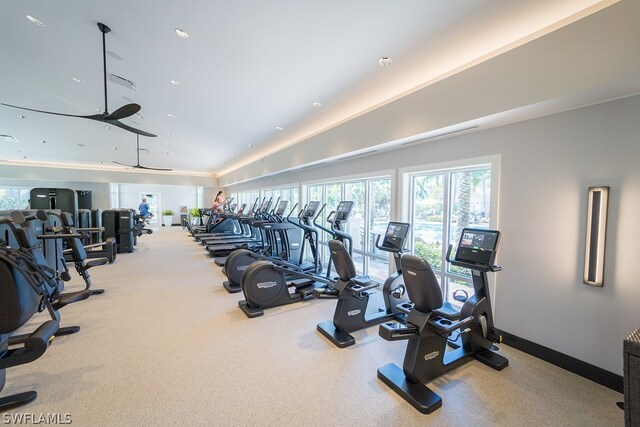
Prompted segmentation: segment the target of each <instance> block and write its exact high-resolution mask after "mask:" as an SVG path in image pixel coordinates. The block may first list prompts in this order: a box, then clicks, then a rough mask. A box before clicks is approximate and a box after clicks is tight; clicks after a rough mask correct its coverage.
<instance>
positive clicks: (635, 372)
mask: <svg viewBox="0 0 640 427" xmlns="http://www.w3.org/2000/svg"><path fill="white" fill-rule="evenodd" d="M624 425H625V426H627V427H638V426H640V328H638V329H636V330H635V331H633V332H632V333H631V335H629V336H628V337H627V338H626V339H625V340H624Z"/></svg>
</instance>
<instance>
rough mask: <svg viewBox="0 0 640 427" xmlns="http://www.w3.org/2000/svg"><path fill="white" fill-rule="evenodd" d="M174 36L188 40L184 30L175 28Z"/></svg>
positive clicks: (187, 34)
mask: <svg viewBox="0 0 640 427" xmlns="http://www.w3.org/2000/svg"><path fill="white" fill-rule="evenodd" d="M176 34H177V35H178V36H180V37H182V38H183V39H188V38H189V33H187V32H186V31H185V30H182V29H180V28H176Z"/></svg>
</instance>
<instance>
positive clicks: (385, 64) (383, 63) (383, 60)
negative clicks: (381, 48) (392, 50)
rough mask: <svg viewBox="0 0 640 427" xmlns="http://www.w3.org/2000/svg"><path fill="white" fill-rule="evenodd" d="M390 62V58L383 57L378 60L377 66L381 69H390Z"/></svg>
mask: <svg viewBox="0 0 640 427" xmlns="http://www.w3.org/2000/svg"><path fill="white" fill-rule="evenodd" d="M392 62H393V61H391V58H389V57H387V56H383V57H382V58H380V59H378V64H380V66H381V67H390V66H391V63H392Z"/></svg>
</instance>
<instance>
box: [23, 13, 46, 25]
mask: <svg viewBox="0 0 640 427" xmlns="http://www.w3.org/2000/svg"><path fill="white" fill-rule="evenodd" d="M26 16H27V19H28V20H29V21H31V22H33V23H34V24H36V25H37V26H38V27H44V22H42V21H41V20H39V19H38V18H34V17H33V16H31V15H26Z"/></svg>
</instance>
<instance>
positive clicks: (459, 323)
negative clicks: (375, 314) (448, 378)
mask: <svg viewBox="0 0 640 427" xmlns="http://www.w3.org/2000/svg"><path fill="white" fill-rule="evenodd" d="M499 237H500V233H499V232H498V231H492V230H480V229H471V228H465V229H463V230H462V234H461V237H460V241H459V243H458V249H457V251H456V255H455V258H453V259H451V258H450V256H451V249H452V246H451V245H449V249H448V251H447V255H446V259H447V261H448V262H450V263H451V264H452V265H455V266H458V267H464V268H469V269H470V270H471V273H472V278H473V287H474V290H475V294H474V295H473V296H471V297H469V298H468V299H467V300H466V301H465V303H464V305H463V306H462V309H461V310H460V312H459V313H455V314H454V315H451V313H450V310H446V311H441V310H440V308H441V307H442V305H443V301H442V291H441V289H440V286H439V285H438V281H437V279H436V277H435V275H434V273H433V271H432V270H431V267H430V266H429V263H427V262H426V261H425V260H424V259H422V258H419V257H417V256H413V255H405V256H403V257H402V260H401V263H402V274H403V276H404V280H405V286H406V288H407V293H408V295H409V299H410V300H411V301H412V302H413V307H412V308H411V309H409V310H408V311H407V319H406V321H405V322H404V323H385V324H382V325H380V329H379V334H380V336H381V337H382V338H384V339H385V340H387V341H396V340H409V342H408V344H407V350H406V353H405V357H404V363H403V367H402V369H401V368H400V367H398V366H397V365H395V364H393V363H389V364H387V365H385V366H383V367H381V368H379V369H378V378H380V379H381V380H382V381H383V382H384V383H385V384H387V385H388V386H389V387H391V388H392V389H393V390H394V391H395V392H396V393H398V394H399V395H400V396H401V397H402V398H403V399H405V400H406V401H407V402H409V403H410V404H411V405H412V406H413V407H414V408H416V409H417V410H418V411H420V412H422V413H425V414H428V413H431V412H433V411H435V410H436V409H438V408H439V407H440V406H442V399H441V398H440V396H438V395H437V394H436V393H434V392H433V391H432V390H430V389H429V388H428V387H427V386H425V383H427V382H429V381H432V380H434V379H435V378H438V377H440V376H441V375H443V374H445V373H446V372H449V371H451V370H452V369H455V368H457V367H459V366H461V365H463V364H465V363H466V362H469V361H470V360H472V359H476V360H479V361H480V362H482V363H484V364H485V365H487V366H490V367H492V368H493V369H495V370H498V371H499V370H502V369H504V368H506V367H507V366H508V365H509V361H508V360H507V359H506V358H505V357H503V356H501V355H499V354H497V353H495V352H494V349H495V346H494V345H493V344H494V343H496V342H501V338H502V337H501V336H500V335H499V333H498V331H497V330H496V329H495V327H494V325H493V316H492V313H491V300H490V298H489V288H488V286H487V272H489V271H491V272H497V271H500V270H501V267H500V266H497V265H494V261H495V256H496V250H497V246H498V240H499ZM453 333H457V334H458V337H457V339H456V340H455V341H456V343H458V346H457V348H456V346H450V345H448V342H449V338H450V337H451V335H452V334H453Z"/></svg>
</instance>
